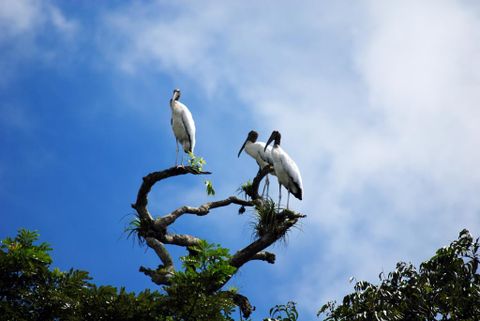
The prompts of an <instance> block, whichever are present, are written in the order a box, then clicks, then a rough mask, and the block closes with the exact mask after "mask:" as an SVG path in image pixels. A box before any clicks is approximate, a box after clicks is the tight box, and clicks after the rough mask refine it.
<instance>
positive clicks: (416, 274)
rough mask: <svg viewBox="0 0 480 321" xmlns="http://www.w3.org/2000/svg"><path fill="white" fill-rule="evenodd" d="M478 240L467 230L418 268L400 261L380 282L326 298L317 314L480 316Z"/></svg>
mask: <svg viewBox="0 0 480 321" xmlns="http://www.w3.org/2000/svg"><path fill="white" fill-rule="evenodd" d="M479 246H480V244H479V239H478V238H477V239H476V240H474V239H473V238H472V236H471V235H470V233H469V232H468V231H467V230H463V231H461V232H460V235H459V238H458V240H456V241H454V242H452V243H451V244H450V245H449V246H447V247H444V248H441V249H439V250H438V251H437V253H436V255H435V256H434V257H432V258H431V259H430V260H428V261H426V262H424V263H422V264H421V265H420V268H419V270H418V271H417V270H416V269H415V267H414V266H413V265H411V264H407V263H403V262H400V263H398V264H397V269H396V270H395V271H393V272H391V273H389V274H388V276H387V277H384V276H383V275H382V274H380V276H379V278H380V284H379V285H373V284H370V283H368V282H364V281H360V282H357V283H356V284H355V287H354V288H355V292H354V293H352V294H349V295H347V296H345V297H344V299H343V302H342V304H340V305H338V306H337V305H336V303H335V302H328V303H327V304H325V305H323V306H322V308H321V309H320V311H319V315H320V314H322V313H326V316H327V317H326V318H325V320H326V321H340V320H349V321H350V320H351V321H355V320H412V321H416V320H456V321H462V320H465V321H467V320H472V321H473V320H478V318H479V316H480V275H479V274H478V265H479V260H480V256H479V254H478V249H479Z"/></svg>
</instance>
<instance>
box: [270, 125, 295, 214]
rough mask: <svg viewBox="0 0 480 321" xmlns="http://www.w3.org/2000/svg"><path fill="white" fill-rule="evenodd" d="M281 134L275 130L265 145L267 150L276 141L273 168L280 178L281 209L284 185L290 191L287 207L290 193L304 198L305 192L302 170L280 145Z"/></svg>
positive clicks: (273, 149)
mask: <svg viewBox="0 0 480 321" xmlns="http://www.w3.org/2000/svg"><path fill="white" fill-rule="evenodd" d="M280 139H281V135H280V133H279V132H278V131H276V130H274V131H273V132H272V135H270V138H269V139H268V141H267V144H266V145H265V150H266V149H267V146H268V145H269V144H270V143H271V142H272V141H274V144H273V148H272V159H273V169H274V170H275V175H276V176H277V179H278V209H279V210H280V200H281V199H282V185H283V186H284V187H285V188H286V189H287V191H288V198H287V209H288V202H289V200H290V193H292V194H293V196H295V197H296V198H298V199H299V200H301V199H302V193H303V184H302V177H301V175H300V170H299V169H298V166H297V164H295V162H294V161H293V160H292V159H291V158H290V156H288V154H287V153H286V152H285V151H284V150H283V149H282V148H281V147H280Z"/></svg>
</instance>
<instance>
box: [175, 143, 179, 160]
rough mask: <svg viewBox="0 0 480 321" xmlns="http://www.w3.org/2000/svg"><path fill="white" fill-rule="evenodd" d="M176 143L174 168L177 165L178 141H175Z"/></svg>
mask: <svg viewBox="0 0 480 321" xmlns="http://www.w3.org/2000/svg"><path fill="white" fill-rule="evenodd" d="M175 142H176V143H177V152H176V154H175V166H177V165H178V140H176V141H175Z"/></svg>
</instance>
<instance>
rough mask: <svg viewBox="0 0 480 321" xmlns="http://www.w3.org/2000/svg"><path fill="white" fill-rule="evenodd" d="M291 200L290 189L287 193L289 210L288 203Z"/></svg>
mask: <svg viewBox="0 0 480 321" xmlns="http://www.w3.org/2000/svg"><path fill="white" fill-rule="evenodd" d="M289 202H290V191H288V193H287V210H288V203H289Z"/></svg>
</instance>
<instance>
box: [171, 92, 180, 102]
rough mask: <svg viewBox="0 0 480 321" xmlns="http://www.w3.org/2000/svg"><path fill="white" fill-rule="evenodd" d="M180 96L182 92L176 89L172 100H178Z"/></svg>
mask: <svg viewBox="0 0 480 321" xmlns="http://www.w3.org/2000/svg"><path fill="white" fill-rule="evenodd" d="M179 97H180V92H178V91H177V90H175V91H174V92H173V97H172V100H178V98H179Z"/></svg>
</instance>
